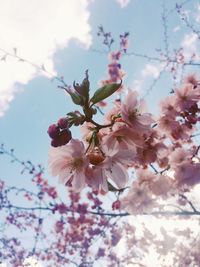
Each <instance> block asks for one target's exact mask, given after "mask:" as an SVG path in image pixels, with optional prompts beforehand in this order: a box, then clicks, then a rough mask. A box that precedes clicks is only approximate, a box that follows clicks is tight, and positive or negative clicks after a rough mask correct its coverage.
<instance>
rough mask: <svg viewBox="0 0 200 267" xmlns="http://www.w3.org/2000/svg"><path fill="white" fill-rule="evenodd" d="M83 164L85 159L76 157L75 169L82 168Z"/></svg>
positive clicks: (73, 164) (74, 161)
mask: <svg viewBox="0 0 200 267" xmlns="http://www.w3.org/2000/svg"><path fill="white" fill-rule="evenodd" d="M82 166H83V159H82V158H75V159H74V160H73V162H72V168H73V169H76V170H77V169H80V168H81V167H82Z"/></svg>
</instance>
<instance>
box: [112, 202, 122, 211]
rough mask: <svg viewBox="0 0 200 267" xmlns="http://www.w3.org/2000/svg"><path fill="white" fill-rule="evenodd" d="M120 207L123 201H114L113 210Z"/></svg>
mask: <svg viewBox="0 0 200 267" xmlns="http://www.w3.org/2000/svg"><path fill="white" fill-rule="evenodd" d="M120 207H121V203H120V201H119V200H116V201H115V202H113V204H112V209H113V210H119V209H120Z"/></svg>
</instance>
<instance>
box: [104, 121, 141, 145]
mask: <svg viewBox="0 0 200 267" xmlns="http://www.w3.org/2000/svg"><path fill="white" fill-rule="evenodd" d="M103 143H104V144H106V145H107V146H111V147H112V146H115V145H117V146H118V147H119V148H121V149H127V148H128V149H133V150H136V146H140V147H141V146H142V145H143V144H144V140H143V138H142V135H141V134H139V133H138V132H135V131H134V129H132V128H130V127H128V126H127V124H125V123H123V122H116V123H115V124H114V125H113V127H112V131H111V132H110V133H108V134H107V135H105V137H104V138H103Z"/></svg>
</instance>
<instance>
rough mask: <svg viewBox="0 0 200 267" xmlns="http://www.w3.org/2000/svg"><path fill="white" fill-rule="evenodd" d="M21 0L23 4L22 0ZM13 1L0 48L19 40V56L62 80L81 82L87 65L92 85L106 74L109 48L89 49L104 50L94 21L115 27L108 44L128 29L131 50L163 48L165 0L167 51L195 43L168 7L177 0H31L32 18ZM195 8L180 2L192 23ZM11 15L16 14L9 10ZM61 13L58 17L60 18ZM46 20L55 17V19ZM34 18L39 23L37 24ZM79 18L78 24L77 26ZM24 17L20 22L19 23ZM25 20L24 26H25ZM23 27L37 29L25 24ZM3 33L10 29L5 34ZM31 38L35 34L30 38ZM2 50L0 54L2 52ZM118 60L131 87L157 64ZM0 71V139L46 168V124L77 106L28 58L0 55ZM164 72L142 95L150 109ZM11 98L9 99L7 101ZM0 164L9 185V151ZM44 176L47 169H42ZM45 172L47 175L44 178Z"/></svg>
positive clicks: (148, 77)
mask: <svg viewBox="0 0 200 267" xmlns="http://www.w3.org/2000/svg"><path fill="white" fill-rule="evenodd" d="M20 1H21V4H24V5H25V7H26V5H27V4H26V1H24V0H20ZM11 2H12V1H8V2H7V4H3V10H4V13H6V12H7V13H8V14H7V15H8V16H9V18H10V19H8V18H6V19H5V18H4V17H3V18H2V23H3V26H2V27H0V36H2V37H1V38H0V48H2V49H5V50H6V51H12V48H13V47H17V49H18V50H20V52H19V53H20V56H21V57H24V58H25V59H28V60H30V61H32V62H36V64H42V63H45V67H46V69H47V70H49V71H50V72H52V73H55V74H56V73H57V75H58V76H62V75H63V76H64V78H65V81H66V82H67V83H68V84H72V82H73V81H74V80H76V81H77V82H78V81H81V80H82V78H83V76H84V71H85V70H86V69H89V76H90V81H91V87H92V88H93V90H94V89H95V88H97V87H98V82H99V81H100V80H101V79H102V78H105V77H106V64H107V62H108V60H107V55H105V54H100V53H97V52H93V51H92V50H93V49H98V50H101V51H103V50H104V49H105V47H103V45H102V44H101V41H100V39H98V38H97V35H96V33H97V28H98V26H99V25H103V26H104V28H105V30H107V31H111V32H112V33H113V37H114V38H115V39H116V44H114V47H113V48H114V49H117V48H118V43H117V41H118V36H119V34H120V33H123V32H125V31H129V32H130V48H129V52H131V51H134V52H138V53H142V54H147V55H151V56H154V55H157V54H156V51H155V49H156V48H161V49H163V48H164V41H163V40H164V30H163V25H162V19H161V14H162V12H163V3H164V2H165V6H166V9H167V10H168V11H170V12H169V15H168V17H167V26H168V29H167V30H168V35H169V40H168V41H169V48H170V50H171V51H172V50H173V48H176V47H180V46H181V45H182V46H185V49H186V50H185V51H186V53H191V51H190V48H191V47H192V49H193V50H195V49H197V47H198V44H197V40H196V39H195V38H194V37H193V35H191V31H190V30H189V29H187V27H185V25H184V23H182V22H181V19H180V17H179V16H178V15H177V12H176V11H175V9H174V7H175V3H176V2H177V1H174V0H171V1H164V2H163V1H161V0H157V1H147V0H132V1H129V3H128V1H124V3H125V2H127V5H126V6H125V7H122V6H121V5H120V4H119V2H120V1H116V0H109V1H107V0H101V1H100V0H93V1H87V0H80V1H79V0H77V1H75V3H73V4H72V2H70V1H60V4H59V3H56V4H55V1H54V0H51V1H49V2H48V5H49V6H48V8H46V7H45V5H44V6H40V4H39V1H33V3H34V4H33V5H32V6H31V5H30V7H29V9H28V11H27V12H30V14H31V13H32V9H33V10H37V7H38V12H36V16H35V17H33V16H32V17H30V21H29V20H27V17H26V15H25V13H26V12H25V7H24V9H20V10H18V12H17V11H16V10H17V6H15V5H14V6H12V4H11ZM121 2H123V1H121ZM0 3H1V1H0ZM78 3H79V5H78ZM178 3H182V1H178ZM76 4H77V6H76ZM37 5H38V6H37ZM51 5H52V9H51ZM55 5H57V6H59V5H60V6H61V7H60V9H64V8H66V12H64V11H63V13H62V12H61V10H58V11H57V13H56V11H55V17H54V16H53V15H54V13H53V8H55ZM73 5H74V6H73ZM69 6H70V8H72V10H71V11H70V12H71V13H73V12H74V13H73V16H68V18H67V19H68V20H66V21H65V19H66V18H65V13H67V8H69ZM71 6H73V7H71ZM31 8H32V9H31ZM198 8H199V6H198V1H187V3H186V4H185V5H184V6H183V10H185V11H187V12H188V14H187V15H188V16H189V19H190V21H191V22H193V23H194V22H195V23H196V25H197V27H199V21H198V19H199V17H198V16H199V14H200V10H199V9H198ZM42 9H44V10H43V11H44V12H46V13H44V18H45V20H43V18H41V16H40V11H41V12H42ZM2 12H3V11H2ZM48 12H49V16H48ZM59 12H60V13H59ZM71 13H70V14H71ZM79 13H80V14H79ZM11 14H18V15H17V16H11ZM42 14H43V13H42ZM59 15H60V16H63V18H62V17H61V18H60V17H59ZM37 16H38V18H37ZM66 16H67V15H66ZM37 19H38V20H37ZM52 19H55V22H54V20H53V21H52ZM59 19H60V20H59ZM40 20H41V29H39V28H37V27H39V22H40ZM79 20H80V24H78V25H76V23H77V21H79ZM23 21H25V23H22V22H23ZM26 21H27V26H26V25H25V24H26ZM38 21H39V22H38ZM16 22H17V23H16ZM36 22H37V23H36ZM12 25H16V26H15V27H16V29H14V30H15V32H16V31H18V35H15V34H14V33H13V29H11V26H12ZM28 26H29V27H32V26H34V27H35V28H29V29H27V28H26V27H28ZM42 29H43V30H42ZM65 31H66V32H65ZM4 32H7V33H8V34H7V39H6V36H5V35H4ZM31 32H32V35H31ZM20 33H23V34H24V35H23V34H21V39H20V37H19V36H20ZM187 36H188V37H187ZM26 38H27V39H26ZM28 38H30V41H29V40H28ZM31 38H34V39H33V40H31ZM42 38H43V39H42ZM192 38H193V39H192ZM23 40H24V41H23ZM184 40H185V43H184ZM1 41H2V42H1ZM31 41H32V42H31ZM24 43H25V44H24ZM25 45H27V46H25ZM23 49H24V50H23ZM188 51H189V52H188ZM11 53H13V52H11ZM1 55H2V56H3V53H2V54H1ZM42 60H44V61H42ZM147 65H149V66H147ZM122 67H123V69H124V70H125V71H127V76H126V78H125V80H124V82H125V83H126V85H127V86H129V87H130V88H137V89H138V90H139V91H141V94H143V95H144V94H145V92H146V90H148V88H149V86H150V85H151V84H152V82H153V80H154V78H155V77H156V76H157V73H158V72H159V69H160V66H159V63H157V62H147V61H146V60H144V59H142V58H140V57H134V56H131V55H129V56H125V57H124V58H123V59H122ZM0 70H1V76H2V77H4V76H5V77H7V80H5V82H4V83H3V84H0V86H1V89H0V90H2V92H1V91H0V99H1V97H5V95H6V94H7V93H8V101H7V102H6V100H4V102H3V101H2V103H1V102H0V112H1V113H2V116H1V117H0V142H1V143H4V144H5V146H6V147H7V148H8V149H9V148H14V149H15V151H16V154H17V155H18V156H19V158H20V159H23V160H31V161H33V162H34V163H36V164H37V163H42V164H43V165H44V166H45V167H47V158H48V149H49V146H50V139H49V137H48V135H47V133H46V131H47V128H48V126H49V125H50V124H52V123H54V122H56V121H57V120H58V119H59V118H60V117H62V116H64V115H65V114H66V113H67V112H69V111H71V110H74V109H75V107H74V106H73V105H72V103H71V102H70V99H69V98H68V97H67V96H66V95H65V94H64V93H63V91H62V90H60V89H58V88H57V85H58V84H59V83H58V82H56V81H54V82H51V80H50V78H49V77H47V76H45V75H42V74H41V73H40V74H38V73H37V70H36V69H34V68H33V67H31V66H30V65H29V64H27V63H20V62H18V61H17V59H16V58H12V57H9V56H8V58H7V60H6V62H4V61H1V62H0ZM186 72H187V70H186ZM15 76H16V77H15ZM170 79H171V78H169V75H168V74H165V75H164V76H163V77H162V79H160V80H159V81H158V83H157V84H156V86H155V87H154V88H153V90H152V91H151V93H150V94H149V95H148V96H146V98H145V99H146V101H147V103H148V105H149V108H150V110H152V111H153V112H156V111H157V110H158V109H157V103H158V101H159V99H160V98H161V97H162V96H164V95H167V94H168V93H169V91H170V89H171V84H172V83H171V80H170ZM9 82H10V84H9ZM10 98H13V99H12V101H10ZM2 99H3V98H2ZM5 103H6V104H5ZM5 106H6V107H5ZM77 131H78V130H76V131H75V132H74V136H79V132H77ZM0 165H1V173H0V175H1V177H0V178H2V179H6V180H7V181H8V182H9V183H11V184H13V183H18V182H19V179H21V177H20V174H18V173H19V172H17V173H16V171H17V170H19V168H18V167H16V166H14V165H12V166H11V165H10V162H9V159H8V158H7V157H1V158H0ZM46 175H47V176H48V174H46ZM49 179H50V180H51V178H50V177H49ZM20 181H21V180H20Z"/></svg>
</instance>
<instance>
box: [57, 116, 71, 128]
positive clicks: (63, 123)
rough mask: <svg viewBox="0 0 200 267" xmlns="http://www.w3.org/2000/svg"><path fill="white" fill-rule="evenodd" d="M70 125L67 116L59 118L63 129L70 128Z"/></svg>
mask: <svg viewBox="0 0 200 267" xmlns="http://www.w3.org/2000/svg"><path fill="white" fill-rule="evenodd" d="M68 125H69V123H68V120H67V118H61V119H59V121H58V126H59V127H60V128H61V129H66V128H68Z"/></svg>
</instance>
